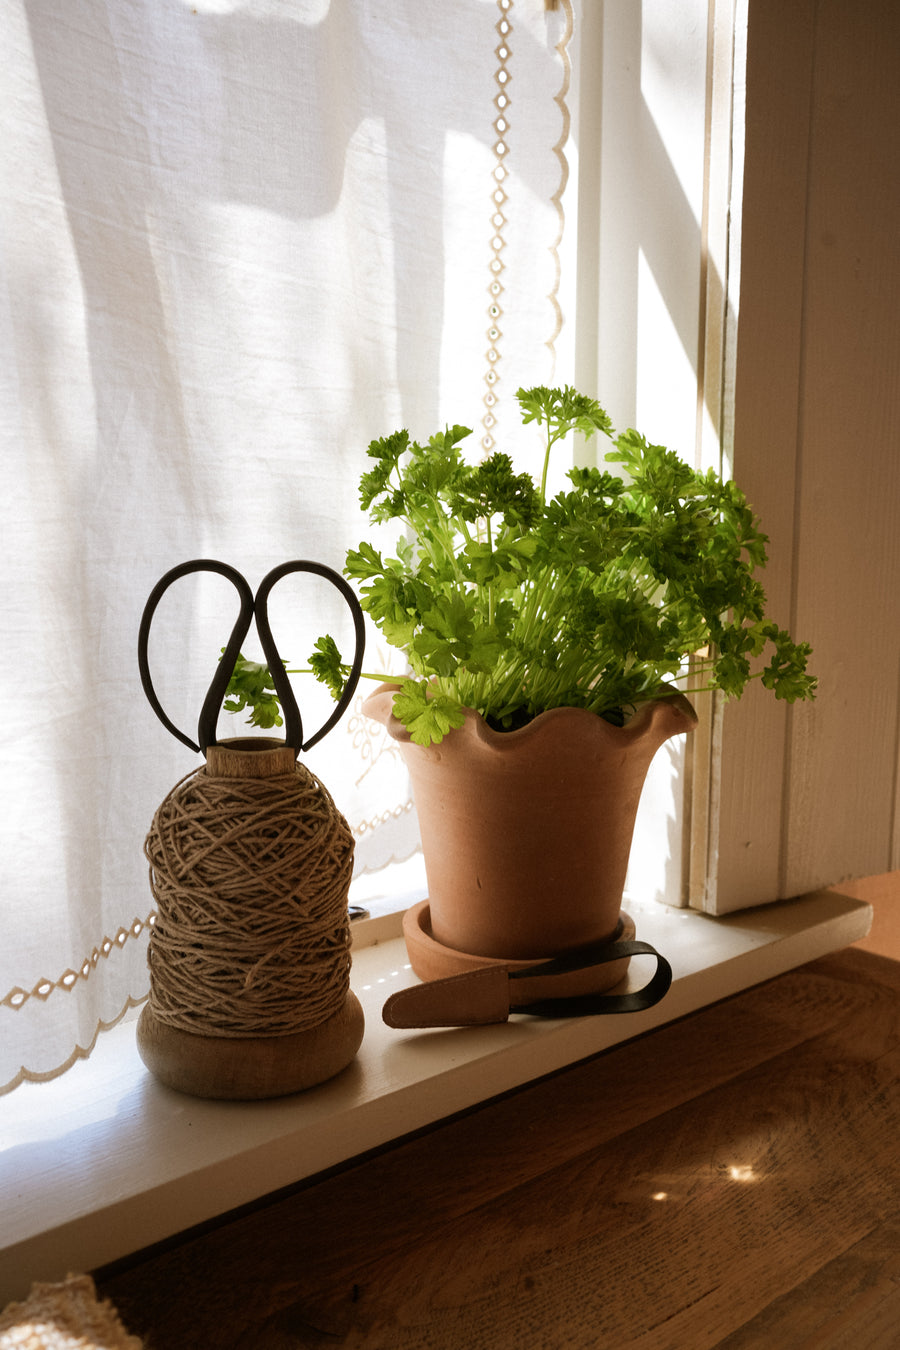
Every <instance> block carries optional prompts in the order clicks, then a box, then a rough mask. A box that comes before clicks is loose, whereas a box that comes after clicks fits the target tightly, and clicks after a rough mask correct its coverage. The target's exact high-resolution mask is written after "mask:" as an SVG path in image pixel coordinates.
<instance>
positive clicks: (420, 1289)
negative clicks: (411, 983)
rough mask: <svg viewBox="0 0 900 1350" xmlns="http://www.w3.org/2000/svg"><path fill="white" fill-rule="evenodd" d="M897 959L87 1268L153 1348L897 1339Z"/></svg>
mask: <svg viewBox="0 0 900 1350" xmlns="http://www.w3.org/2000/svg"><path fill="white" fill-rule="evenodd" d="M898 1077H900V962H895V961H892V960H888V959H886V958H884V957H882V956H878V955H875V954H872V953H871V952H868V951H861V950H858V949H850V950H848V951H846V952H841V953H838V954H837V955H834V956H830V957H826V958H823V959H821V960H818V961H815V962H813V963H811V964H809V965H807V966H804V967H801V968H800V969H799V970H796V971H793V972H791V973H789V974H787V975H783V976H781V977H779V978H778V979H776V980H773V981H771V982H770V983H768V984H765V985H761V986H759V987H757V988H755V989H752V990H749V991H747V992H745V993H743V994H740V995H737V996H736V997H734V998H732V999H729V1000H728V1001H726V1002H724V1003H721V1004H718V1005H717V1006H715V1007H712V1008H708V1009H705V1010H704V1011H702V1012H700V1013H697V1014H694V1015H693V1016H691V1017H689V1018H685V1019H684V1020H683V1021H681V1022H679V1023H676V1024H674V1025H672V1026H668V1027H663V1028H661V1029H659V1030H657V1031H654V1032H651V1033H649V1034H648V1035H646V1036H643V1037H641V1038H639V1039H637V1040H634V1041H631V1042H628V1043H626V1044H625V1045H622V1046H619V1047H618V1048H616V1049H614V1050H611V1051H608V1052H606V1053H604V1054H602V1055H600V1056H598V1057H597V1058H595V1059H592V1060H590V1061H586V1062H584V1063H582V1064H579V1065H576V1066H575V1067H573V1068H571V1069H568V1070H566V1071H565V1072H563V1073H561V1074H558V1075H555V1076H554V1077H552V1078H550V1079H546V1080H543V1081H541V1082H539V1083H537V1084H534V1085H532V1086H530V1087H528V1088H524V1089H522V1090H521V1091H519V1092H516V1093H514V1094H511V1095H509V1096H507V1097H505V1098H503V1099H500V1100H496V1101H494V1102H491V1103H489V1104H488V1105H486V1106H484V1107H483V1108H481V1109H480V1110H477V1111H474V1112H471V1113H469V1114H467V1115H465V1116H464V1117H462V1118H459V1119H457V1120H454V1121H451V1122H448V1123H446V1124H444V1125H442V1126H439V1127H438V1128H436V1129H434V1130H432V1131H430V1132H428V1133H426V1134H423V1135H421V1136H419V1137H417V1138H414V1139H411V1140H408V1141H407V1142H405V1143H403V1144H400V1145H398V1146H396V1147H394V1148H391V1149H390V1150H388V1151H387V1152H384V1153H381V1154H379V1155H378V1156H376V1157H374V1158H370V1159H368V1160H367V1161H364V1162H361V1163H359V1164H357V1165H355V1166H351V1167H348V1168H347V1169H345V1170H343V1171H342V1172H340V1173H339V1174H336V1175H333V1176H330V1177H326V1178H324V1179H322V1180H320V1181H318V1182H313V1183H311V1184H308V1185H306V1186H304V1187H303V1188H302V1189H299V1190H298V1191H297V1192H295V1193H294V1194H292V1195H290V1196H288V1197H285V1198H281V1199H279V1200H278V1201H276V1202H273V1203H271V1204H270V1205H268V1206H266V1207H263V1208H260V1209H258V1210H255V1211H254V1212H252V1213H249V1214H244V1215H243V1216H241V1217H239V1218H236V1219H234V1220H232V1221H231V1222H230V1223H227V1224H224V1225H223V1226H221V1227H219V1228H216V1229H215V1230H213V1231H211V1232H207V1233H205V1234H203V1235H202V1236H196V1237H194V1238H192V1239H190V1240H186V1241H185V1242H184V1243H182V1244H181V1245H179V1246H177V1247H175V1248H174V1249H171V1250H168V1251H166V1252H164V1253H157V1254H155V1255H149V1256H147V1257H146V1258H144V1259H143V1260H141V1261H140V1262H138V1263H137V1264H136V1265H135V1266H133V1267H132V1268H130V1269H119V1270H118V1271H116V1272H108V1273H104V1272H100V1273H99V1275H98V1287H99V1289H100V1292H101V1293H102V1294H104V1295H106V1296H109V1297H111V1298H112V1299H113V1300H114V1302H115V1303H116V1304H117V1306H118V1308H119V1311H120V1313H121V1314H122V1317H123V1319H124V1320H125V1322H126V1324H127V1325H128V1327H129V1329H130V1330H131V1331H133V1332H134V1333H136V1334H139V1335H142V1336H144V1337H145V1338H146V1344H147V1346H148V1350H187V1348H188V1347H190V1348H191V1350H194V1348H195V1347H196V1350H213V1347H215V1350H228V1348H229V1347H241V1350H289V1347H301V1346H326V1345H328V1346H338V1347H366V1350H582V1348H583V1350H632V1348H634V1350H638V1348H639V1350H709V1348H711V1347H717V1348H718V1350H751V1347H753V1350H807V1348H810V1350H811V1347H816V1350H849V1348H850V1347H852V1348H853V1350H896V1348H897V1347H898V1346H900V1083H898Z"/></svg>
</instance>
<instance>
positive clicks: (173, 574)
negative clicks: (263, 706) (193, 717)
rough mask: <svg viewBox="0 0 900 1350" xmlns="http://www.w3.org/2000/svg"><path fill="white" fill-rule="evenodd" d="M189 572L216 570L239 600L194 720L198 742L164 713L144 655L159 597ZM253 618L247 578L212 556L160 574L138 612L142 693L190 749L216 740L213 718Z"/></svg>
mask: <svg viewBox="0 0 900 1350" xmlns="http://www.w3.org/2000/svg"><path fill="white" fill-rule="evenodd" d="M192 572H218V573H219V575H220V576H223V577H226V578H227V579H228V580H229V581H230V582H231V583H232V585H233V586H234V587H235V589H236V591H237V593H238V595H239V597H240V601H241V608H240V613H239V614H238V618H237V622H236V623H235V625H234V627H233V628H232V630H231V636H230V637H229V639H228V642H227V644H226V646H225V648H224V650H223V652H222V659H221V660H220V662H219V664H218V666H217V667H216V673H215V675H214V676H213V681H212V684H211V685H210V686H209V691H208V692H207V695H206V698H205V699H204V700H203V707H202V709H201V711H200V718H199V721H198V723H197V737H198V741H199V744H198V742H197V741H192V740H191V738H190V736H187V735H185V733H184V732H183V731H180V730H179V729H178V727H176V726H175V724H174V722H172V721H171V720H170V719H169V717H168V716H167V715H166V713H165V711H164V709H163V707H162V704H161V703H160V701H159V699H158V698H157V696H156V690H155V689H154V687H153V681H152V679H151V678H150V663H149V661H148V658H147V645H148V640H149V637H150V625H151V624H152V622H153V615H154V614H155V613H156V608H157V606H158V604H159V602H160V600H161V599H162V598H163V596H164V595H165V593H166V591H167V590H168V589H169V587H170V586H171V585H172V583H173V582H175V581H178V580H179V579H180V578H181V577H185V576H188V575H190V573H192ZM252 621H253V592H252V591H251V589H250V586H249V585H248V583H247V581H246V580H245V579H244V578H243V577H242V576H241V574H240V572H238V571H237V570H236V569H235V568H233V567H229V565H228V563H223V562H217V561H216V559H215V558H195V559H194V560H193V561H192V562H186V563H179V565H178V566H177V567H173V568H172V569H171V570H170V571H168V572H166V574H165V576H163V577H160V579H159V581H158V582H157V583H156V585H155V586H154V587H153V590H152V591H151V592H150V595H149V597H148V599H147V603H146V605H145V606H144V612H143V614H142V615H141V623H140V628H139V630H138V669H139V670H140V674H141V684H142V685H143V689H144V693H145V694H146V695H147V699H148V702H149V703H150V706H151V708H152V709H153V711H154V712H155V713H156V715H157V717H158V718H159V720H160V721H161V722H162V724H163V726H164V727H165V728H166V729H167V730H168V731H171V733H172V735H173V736H176V737H177V738H178V740H179V741H181V742H182V743H183V744H184V745H187V746H189V747H190V749H191V750H202V751H203V753H204V754H205V753H206V748H207V746H208V745H210V744H211V743H212V742H213V741H214V740H215V727H216V719H217V718H218V715H219V708H220V707H221V705H222V700H223V699H224V697H225V691H226V689H227V688H228V682H229V680H230V679H231V676H232V672H233V671H234V667H235V664H236V662H237V659H238V654H239V652H240V650H241V644H242V643H243V641H244V638H245V637H246V636H247V633H248V632H249V631H250V624H251V623H252ZM210 718H211V719H212V732H211V733H210Z"/></svg>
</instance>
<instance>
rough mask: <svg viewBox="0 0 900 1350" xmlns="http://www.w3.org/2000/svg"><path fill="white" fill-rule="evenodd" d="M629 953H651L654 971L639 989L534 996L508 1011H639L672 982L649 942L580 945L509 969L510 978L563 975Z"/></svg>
mask: <svg viewBox="0 0 900 1350" xmlns="http://www.w3.org/2000/svg"><path fill="white" fill-rule="evenodd" d="M632 956H654V957H655V958H656V971H655V973H654V974H653V976H652V977H651V979H650V980H649V981H648V983H647V984H645V985H644V987H643V988H642V989H636V990H634V991H633V992H631V993H628V994H576V995H573V996H572V997H571V998H548V999H538V1000H535V1001H533V1002H531V1003H526V1004H520V1003H512V1006H511V1009H510V1011H511V1012H516V1013H529V1014H531V1015H532V1016H533V1017H557V1018H559V1017H587V1016H590V1015H592V1014H597V1013H632V1012H643V1011H644V1009H645V1008H652V1007H653V1006H654V1005H655V1004H657V1003H659V1001H660V1000H661V999H663V998H665V996H666V994H667V993H668V992H669V989H670V987H671V984H672V967H671V966H670V965H669V963H668V961H667V960H666V958H665V957H664V956H660V954H659V952H658V951H657V950H656V948H655V947H651V946H650V943H649V942H637V941H626V942H605V943H595V944H593V945H592V946H589V947H582V948H580V949H579V950H578V951H577V952H570V953H567V954H566V955H564V956H558V957H554V958H553V959H552V960H550V961H542V962H541V963H540V964H539V965H535V966H529V967H528V968H527V969H525V970H515V971H510V972H509V978H510V980H511V981H512V980H517V979H523V978H525V977H526V976H528V977H534V976H541V975H563V974H568V973H569V972H570V971H575V970H587V969H588V968H589V967H591V966H601V965H606V964H608V963H609V962H611V961H621V960H623V959H625V958H628V957H632Z"/></svg>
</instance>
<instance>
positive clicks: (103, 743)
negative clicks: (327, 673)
mask: <svg viewBox="0 0 900 1350" xmlns="http://www.w3.org/2000/svg"><path fill="white" fill-rule="evenodd" d="M571 19H572V14H571V7H570V6H569V5H568V4H565V5H563V6H562V7H561V8H559V9H557V10H555V11H553V12H546V11H545V9H544V4H543V0H515V3H513V0H461V2H460V3H456V2H454V3H452V4H450V5H445V4H442V3H438V0H426V2H424V3H423V0H391V3H390V4H384V3H376V0H355V2H351V0H332V2H331V3H328V0H68V3H66V4H65V5H60V4H58V3H56V0H2V21H3V30H4V36H5V42H4V48H5V56H4V76H3V80H2V81H0V118H2V125H3V128H4V132H3V136H2V137H0V165H2V178H3V184H4V186H3V191H2V193H0V249H2V253H0V268H2V285H0V334H2V343H3V352H4V359H3V361H2V362H0V381H2V384H0V410H2V436H3V456H4V459H3V462H4V468H5V475H4V479H5V491H4V493H3V497H2V506H0V511H2V521H3V552H4V562H5V585H4V588H3V615H4V622H3V648H4V652H3V655H4V660H3V662H2V665H0V679H2V694H3V704H2V707H3V722H4V734H3V738H2V747H3V748H2V755H3V784H4V790H5V799H6V800H5V804H4V811H3V813H2V821H0V830H2V839H3V849H2V859H0V865H2V874H0V1091H2V1090H9V1088H10V1087H12V1086H15V1085H16V1084H17V1083H19V1082H22V1081H26V1080H28V1079H32V1080H39V1079H40V1078H41V1077H49V1076H52V1075H54V1074H56V1073H58V1072H59V1071H60V1070H61V1069H62V1068H63V1067H65V1066H66V1065H67V1064H69V1063H71V1062H73V1061H74V1060H75V1059H77V1058H78V1057H79V1056H82V1055H84V1054H86V1053H88V1052H89V1050H90V1048H91V1046H92V1045H93V1044H94V1042H95V1040H96V1037H97V1034H98V1031H99V1029H102V1028H103V1027H104V1026H106V1025H109V1024H111V1023H113V1022H114V1021H115V1020H117V1019H118V1018H119V1017H120V1016H121V1015H122V1013H123V1012H124V1011H125V1010H126V1009H127V1008H128V1007H129V1006H131V1005H132V1004H133V1003H135V1002H138V1001H140V1000H141V999H142V998H144V997H145V996H146V992H147V987H148V977H147V971H146V940H147V932H148V928H147V925H148V922H149V920H150V916H151V912H152V900H151V896H150V891H149V887H148V884H147V874H146V864H145V861H144V858H143V853H142V845H143V839H144V836H145V834H146V830H147V827H148V825H149V822H150V820H151V818H152V815H153V812H154V810H155V808H156V806H157V805H158V803H159V802H160V800H161V799H162V798H163V796H164V795H165V794H166V792H167V791H168V790H169V789H170V788H171V787H172V785H173V784H174V783H175V782H176V781H177V779H178V778H180V777H181V776H183V775H184V774H185V773H187V772H189V771H190V770H191V769H192V768H193V767H195V765H196V763H198V762H199V760H198V759H197V757H192V756H191V753H190V752H189V751H187V750H186V749H185V747H184V746H182V745H181V744H180V743H178V742H177V741H175V740H174V739H173V738H171V737H170V736H169V735H168V734H167V733H166V731H165V730H164V729H163V727H162V726H161V725H160V724H159V723H158V722H157V721H156V720H155V718H154V716H153V714H152V711H151V710H150V708H149V705H148V704H147V702H146V700H145V699H144V695H143V693H142V690H141V687H140V682H139V678H138V669H137V659H136V636H137V628H138V622H139V618H140V614H141V610H142V608H143V605H144V602H145V600H146V598H147V596H148V594H149V592H150V590H151V588H152V587H153V585H154V584H155V582H156V581H157V580H158V578H159V577H160V576H161V575H162V574H163V573H164V572H166V571H167V570H168V569H169V568H171V567H173V566H175V565H176V564H178V563H181V562H184V561H186V560H188V559H190V558H199V557H207V558H218V559H221V560H223V561H226V562H228V563H230V564H231V565H233V566H234V567H236V568H237V569H238V570H239V571H241V572H242V573H243V574H244V575H245V576H246V577H247V579H248V580H249V582H250V584H251V586H253V587H254V589H255V587H256V585H257V584H258V582H259V581H260V580H261V578H262V576H263V575H264V574H265V573H266V572H268V571H269V570H270V569H271V568H272V567H274V566H275V565H277V564H278V563H280V562H282V561H285V560H287V559H290V558H311V559H315V560H317V561H320V562H324V563H327V564H328V565H330V566H332V567H334V568H335V569H337V570H340V568H341V566H342V564H343V559H344V555H345V552H346V550H347V548H348V547H351V546H355V545H356V544H358V542H359V540H360V539H361V538H362V537H364V536H365V535H367V534H369V533H370V532H369V530H368V526H367V524H366V522H365V520H364V518H363V516H362V515H361V513H360V511H359V507H358V500H357V490H356V484H357V481H358V478H359V475H360V473H361V472H362V470H363V468H364V467H365V451H366V446H367V445H368V442H369V441H370V440H371V439H372V438H373V437H375V436H379V435H382V434H385V433H386V432H389V431H392V430H394V429H395V428H397V427H399V426H408V427H409V429H410V431H411V432H412V434H413V435H415V436H417V437H420V438H421V437H427V436H428V435H430V434H431V433H432V432H434V431H436V430H438V429H439V428H440V427H441V426H443V424H444V423H445V422H465V423H466V424H467V425H470V426H471V427H473V429H474V434H473V437H472V442H471V451H470V453H471V454H472V455H473V456H477V455H478V454H479V453H480V452H481V451H482V450H483V449H484V448H486V447H487V446H488V440H486V439H485V438H490V439H492V440H494V441H495V442H496V443H497V444H498V445H500V444H503V436H504V433H508V432H512V431H515V428H516V426H517V422H518V419H517V415H516V413H515V410H514V408H513V407H512V406H511V403H512V394H513V392H514V391H515V389H516V388H517V387H518V386H519V385H520V384H527V383H532V382H538V381H543V382H548V381H550V380H552V379H554V378H565V377H568V378H571V377H570V376H569V375H568V372H566V371H564V370H563V371H558V370H556V369H555V360H556V356H557V349H556V345H555V344H556V342H557V339H558V330H559V305H558V299H557V296H558V290H559V274H558V267H559V251H558V244H559V238H560V233H561V227H562V224H563V222H564V212H563V198H562V196H561V191H562V186H563V185H564V183H565V180H566V177H567V173H568V165H567V164H566V160H565V154H564V150H563V147H564V146H565V140H566V133H567V125H568V124H567V118H568V111H567V108H566V106H565V101H564V98H561V96H560V94H561V90H564V89H565V88H567V80H568V69H567V63H568V61H569V59H570V48H569V45H568V43H569V35H570V33H569V30H570V25H571ZM498 100H499V101H498ZM498 118H500V119H502V120H501V122H500V124H499V126H498ZM569 190H570V191H571V187H570V189H569ZM234 615H235V599H234V594H233V592H231V591H230V589H229V587H228V584H227V583H226V582H222V581H221V579H216V578H192V579H186V580H185V581H184V582H182V583H179V584H178V587H177V593H175V592H173V593H172V595H171V596H170V597H167V599H166V601H165V602H164V604H163V605H161V606H160V610H159V612H158V615H157V618H156V620H155V624H154V631H153V640H152V643H151V660H152V669H153V674H154V680H155V682H156V684H157V688H158V692H159V694H160V696H161V698H162V700H163V703H164V705H165V706H166V708H167V710H168V711H169V713H170V715H171V716H172V717H173V719H174V720H175V721H176V723H177V724H178V725H180V726H182V727H183V728H184V729H185V730H186V731H188V733H189V734H192V735H193V734H194V729H195V727H196V718H197V715H198V713H199V709H200V704H201V702H202V698H203V694H204V692H205V689H206V686H207V685H208V683H209V680H210V678H211V675H212V670H213V668H214V665H215V661H216V658H217V655H218V649H219V648H220V647H221V646H222V645H223V644H224V642H225V640H226V638H227V635H228V632H229V631H230V628H231V624H232V622H233V619H234ZM272 617H273V627H274V629H275V634H276V638H277V640H278V642H279V645H280V649H281V651H282V654H283V655H284V656H286V657H288V658H289V660H290V662H291V664H301V665H302V664H303V663H305V661H306V658H307V657H308V654H309V652H310V650H311V648H312V644H313V642H314V640H315V638H316V637H318V636H319V635H320V634H321V633H323V632H325V631H332V630H333V631H334V633H335V636H336V637H338V639H339V641H342V642H344V643H345V644H346V642H347V640H348V635H349V633H350V624H349V620H348V618H347V617H346V615H345V614H344V613H343V610H342V606H341V603H340V602H339V601H338V600H336V599H335V598H334V597H333V596H331V595H329V594H328V593H327V592H326V590H325V589H324V588H322V587H319V586H316V585H311V584H308V583H304V582H301V581H297V582H295V581H294V580H291V581H290V583H285V585H284V588H283V592H282V593H281V594H279V596H278V598H277V601H276V599H275V598H274V597H273V606H272ZM248 654H258V653H256V652H255V651H254V650H253V648H252V644H251V646H250V652H249V653H248ZM382 666H384V668H386V669H396V668H397V667H396V666H393V667H391V666H390V658H389V654H388V653H385V652H383V651H380V650H379V649H378V646H377V644H376V643H372V644H371V645H370V648H369V652H368V655H367V660H366V668H367V669H368V670H372V669H373V668H374V669H376V670H377V669H379V668H381V667H382ZM297 688H298V699H299V701H300V704H301V710H302V711H303V712H304V716H305V720H306V721H307V724H308V725H309V726H310V727H314V726H315V725H316V724H317V722H318V721H319V720H321V719H322V718H323V717H324V716H325V715H327V711H328V704H327V698H326V701H325V702H323V698H324V697H325V696H323V694H322V693H321V691H320V690H319V689H318V688H315V689H312V688H310V687H309V681H308V680H306V679H303V678H300V679H298V685H297ZM362 692H364V690H363V691H362ZM309 763H310V767H311V768H313V769H314V771H315V772H317V773H318V774H319V775H320V777H322V779H323V781H325V783H326V784H327V786H328V787H329V789H330V790H331V792H332V795H333V796H334V797H335V799H336V800H337V802H338V805H339V806H340V808H341V810H342V811H343V812H344V814H345V815H346V816H347V818H348V820H349V822H350V824H351V826H352V827H353V829H354V831H355V834H356V837H357V841H358V845H357V868H358V869H367V868H375V867H381V866H383V865H385V864H386V863H387V862H389V861H391V860H392V859H402V858H404V857H407V856H409V854H410V853H411V852H412V851H414V850H415V848H416V839H417V836H416V823H415V815H414V812H413V811H412V809H411V803H410V799H409V791H408V786H407V783H406V780H405V776H404V774H403V772H402V769H401V766H400V765H399V763H398V762H397V759H396V757H395V756H394V755H393V754H392V753H391V752H390V750H389V748H388V747H386V746H385V744H384V743H383V740H382V739H381V737H380V733H379V732H378V731H377V730H376V729H375V728H373V726H372V725H371V724H369V723H367V722H366V720H365V719H364V718H363V717H362V715H361V713H360V711H359V699H357V700H356V702H355V705H354V706H353V707H352V708H351V710H350V711H349V712H348V714H347V715H346V716H345V718H344V719H343V721H342V722H341V724H340V725H339V727H338V728H337V729H336V730H335V731H334V732H332V734H331V735H330V736H329V737H327V738H326V740H325V741H323V742H322V744H321V746H320V747H317V749H316V750H315V751H314V752H313V753H312V754H311V755H310V757H309Z"/></svg>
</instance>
